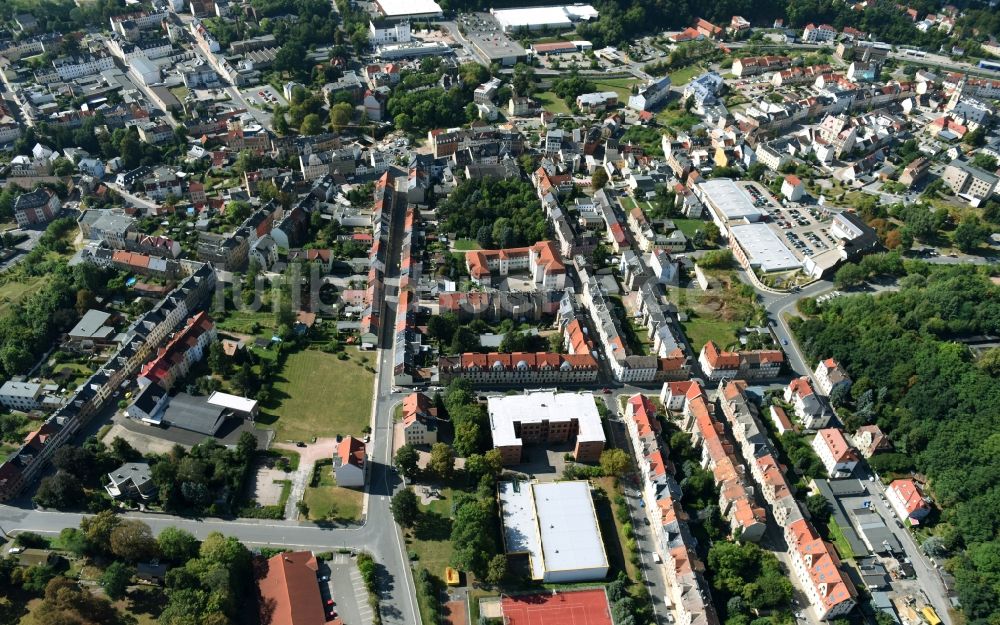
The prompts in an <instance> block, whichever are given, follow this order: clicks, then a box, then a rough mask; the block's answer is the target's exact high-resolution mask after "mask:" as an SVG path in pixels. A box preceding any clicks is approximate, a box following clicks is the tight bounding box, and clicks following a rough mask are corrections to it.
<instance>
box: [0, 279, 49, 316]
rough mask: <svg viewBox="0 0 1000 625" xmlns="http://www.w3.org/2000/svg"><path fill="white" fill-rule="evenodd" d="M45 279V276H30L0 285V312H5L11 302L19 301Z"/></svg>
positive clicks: (43, 282)
mask: <svg viewBox="0 0 1000 625" xmlns="http://www.w3.org/2000/svg"><path fill="white" fill-rule="evenodd" d="M47 280H48V278H46V277H45V276H32V277H30V278H26V279H24V280H11V281H10V282H8V283H7V284H4V285H2V286H0V313H3V312H5V311H6V310H7V308H8V307H9V306H10V305H11V304H16V303H17V302H19V301H20V300H21V298H23V297H24V296H25V295H28V294H30V293H34V292H35V291H37V290H39V289H40V288H41V287H42V285H43V284H45V282H46V281H47Z"/></svg>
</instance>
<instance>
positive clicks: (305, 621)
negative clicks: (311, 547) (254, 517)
mask: <svg viewBox="0 0 1000 625" xmlns="http://www.w3.org/2000/svg"><path fill="white" fill-rule="evenodd" d="M318 570H319V565H318V563H317V562H316V557H315V556H314V555H313V554H312V552H309V551H294V552H290V553H280V554H278V555H276V556H274V557H273V558H270V559H269V560H268V561H267V572H266V573H265V575H264V577H262V578H261V579H260V580H259V581H258V582H257V585H258V586H259V587H260V595H261V611H262V613H264V614H265V615H268V616H269V618H266V619H262V621H264V622H267V623H268V624H269V625H324V624H325V623H326V614H325V613H324V610H323V598H322V596H321V595H320V592H319V582H318V581H317V579H316V572H317V571H318Z"/></svg>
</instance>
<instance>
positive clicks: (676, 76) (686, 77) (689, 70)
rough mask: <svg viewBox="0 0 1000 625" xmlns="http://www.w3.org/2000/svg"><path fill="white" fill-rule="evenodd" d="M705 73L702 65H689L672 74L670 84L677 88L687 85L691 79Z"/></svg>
mask: <svg viewBox="0 0 1000 625" xmlns="http://www.w3.org/2000/svg"><path fill="white" fill-rule="evenodd" d="M703 73H705V68H704V67H702V66H701V65H697V64H695V65H688V66H687V67H683V68H681V69H679V70H677V71H676V72H670V82H671V83H672V84H673V85H675V86H681V85H686V84H688V83H689V82H691V79H692V78H694V77H695V76H697V75H699V74H703Z"/></svg>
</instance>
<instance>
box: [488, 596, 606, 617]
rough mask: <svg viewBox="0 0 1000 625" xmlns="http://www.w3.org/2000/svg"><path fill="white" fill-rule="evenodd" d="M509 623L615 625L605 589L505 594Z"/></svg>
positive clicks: (505, 608) (504, 604) (505, 609)
mask: <svg viewBox="0 0 1000 625" xmlns="http://www.w3.org/2000/svg"><path fill="white" fill-rule="evenodd" d="M502 607H503V616H504V623H505V625H614V623H612V622H611V612H610V610H609V609H608V596H607V595H606V594H604V590H603V589H595V590H575V591H571V592H560V593H558V594H555V595H553V594H552V593H539V594H536V595H520V596H517V597H504V599H503V604H502Z"/></svg>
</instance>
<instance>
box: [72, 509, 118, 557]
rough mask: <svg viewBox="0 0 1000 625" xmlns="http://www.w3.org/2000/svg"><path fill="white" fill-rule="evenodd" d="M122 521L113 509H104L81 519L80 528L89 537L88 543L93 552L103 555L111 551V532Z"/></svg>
mask: <svg viewBox="0 0 1000 625" xmlns="http://www.w3.org/2000/svg"><path fill="white" fill-rule="evenodd" d="M121 521H122V520H121V519H120V518H119V517H118V516H117V515H115V513H114V512H113V511H111V510H102V511H100V512H98V513H97V514H95V515H94V516H92V517H84V518H83V519H82V520H81V521H80V530H82V531H83V533H84V535H85V536H86V537H87V544H89V545H90V549H91V551H92V552H93V553H97V554H102V555H107V554H110V553H111V533H112V532H113V531H114V530H115V528H116V527H118V525H119V524H120V523H121Z"/></svg>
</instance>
